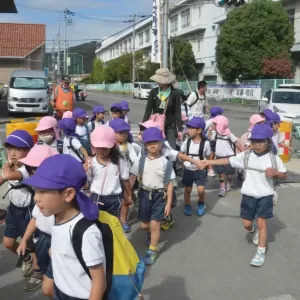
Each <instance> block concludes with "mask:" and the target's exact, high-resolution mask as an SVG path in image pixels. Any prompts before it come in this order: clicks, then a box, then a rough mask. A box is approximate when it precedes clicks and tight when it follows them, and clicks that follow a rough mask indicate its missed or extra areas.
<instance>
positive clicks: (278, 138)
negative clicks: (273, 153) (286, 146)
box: [272, 131, 284, 151]
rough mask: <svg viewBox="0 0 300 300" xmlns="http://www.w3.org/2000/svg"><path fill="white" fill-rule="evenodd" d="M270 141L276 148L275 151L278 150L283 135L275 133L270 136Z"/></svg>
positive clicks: (282, 140)
mask: <svg viewBox="0 0 300 300" xmlns="http://www.w3.org/2000/svg"><path fill="white" fill-rule="evenodd" d="M272 141H273V144H274V146H275V147H276V149H277V151H278V149H279V144H281V143H282V142H284V135H283V134H282V132H279V131H278V132H276V133H275V134H274V135H273V136H272Z"/></svg>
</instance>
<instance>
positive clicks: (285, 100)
mask: <svg viewBox="0 0 300 300" xmlns="http://www.w3.org/2000/svg"><path fill="white" fill-rule="evenodd" d="M272 102H273V103H282V104H300V91H299V92H287V91H282V92H281V91H280V92H279V91H276V92H273V99H272Z"/></svg>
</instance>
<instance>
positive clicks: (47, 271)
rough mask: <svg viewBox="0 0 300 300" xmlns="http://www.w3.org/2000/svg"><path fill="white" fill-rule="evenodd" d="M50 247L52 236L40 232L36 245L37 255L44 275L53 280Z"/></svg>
mask: <svg viewBox="0 0 300 300" xmlns="http://www.w3.org/2000/svg"><path fill="white" fill-rule="evenodd" d="M50 247H51V235H49V234H47V233H45V232H43V231H40V232H39V238H38V241H37V242H36V243H35V254H36V257H37V261H38V265H39V267H40V269H41V271H42V273H43V274H44V275H46V276H47V277H48V278H50V279H53V272H52V265H51V258H50V256H49V249H50Z"/></svg>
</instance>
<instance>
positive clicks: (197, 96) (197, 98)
mask: <svg viewBox="0 0 300 300" xmlns="http://www.w3.org/2000/svg"><path fill="white" fill-rule="evenodd" d="M195 93H196V100H195V101H194V103H192V104H191V105H190V108H192V107H193V106H194V105H195V104H196V103H197V102H198V100H199V94H198V92H197V91H195Z"/></svg>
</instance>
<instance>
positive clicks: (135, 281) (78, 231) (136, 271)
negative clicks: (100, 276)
mask: <svg viewBox="0 0 300 300" xmlns="http://www.w3.org/2000/svg"><path fill="white" fill-rule="evenodd" d="M93 224H95V225H96V226H97V227H98V228H99V230H100V231H101V234H102V240H103V245H104V252H105V257H106V291H105V294H104V297H103V300H116V299H119V300H122V299H123V300H135V299H137V298H138V297H141V295H140V291H141V289H142V286H143V282H144V274H145V269H146V268H145V264H144V262H143V261H142V260H140V259H139V257H138V255H137V254H136V252H135V250H134V248H133V246H132V245H131V243H130V242H129V240H128V239H127V237H126V235H124V232H123V229H122V225H121V223H120V221H119V220H118V218H117V217H115V216H113V215H111V214H109V213H108V212H105V211H99V218H98V220H96V221H89V220H87V219H85V218H82V219H81V220H80V221H79V222H78V223H77V224H76V225H75V227H74V229H73V234H72V239H71V241H72V245H73V249H74V251H75V254H76V257H77V259H78V260H79V262H80V264H81V266H82V268H83V269H84V271H85V272H86V274H87V275H88V276H89V277H90V278H91V276H90V272H89V269H88V267H87V266H86V265H85V262H84V260H83V256H82V237H83V234H84V232H85V231H86V230H87V229H88V228H89V227H90V226H91V225H93Z"/></svg>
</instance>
